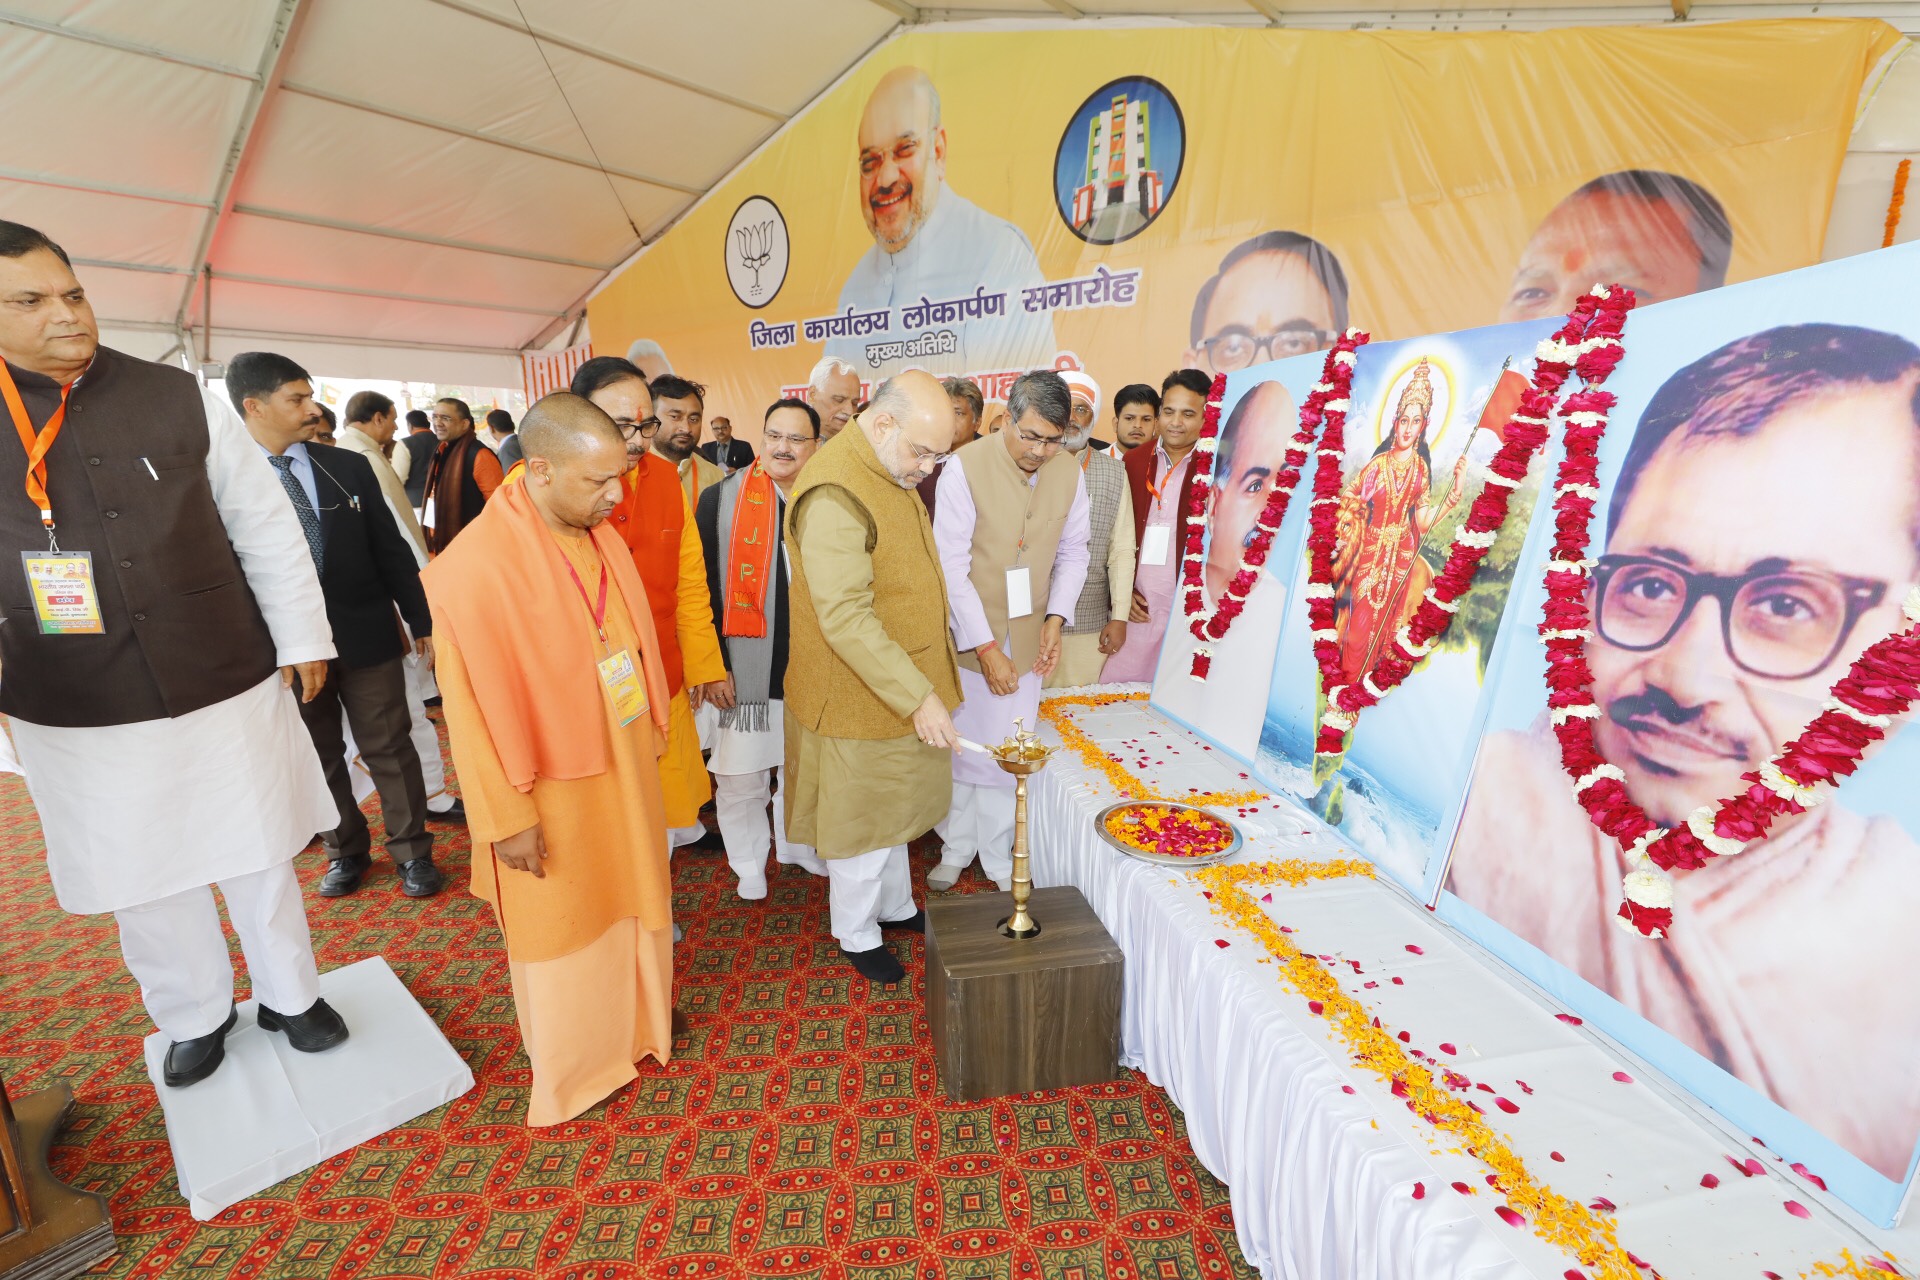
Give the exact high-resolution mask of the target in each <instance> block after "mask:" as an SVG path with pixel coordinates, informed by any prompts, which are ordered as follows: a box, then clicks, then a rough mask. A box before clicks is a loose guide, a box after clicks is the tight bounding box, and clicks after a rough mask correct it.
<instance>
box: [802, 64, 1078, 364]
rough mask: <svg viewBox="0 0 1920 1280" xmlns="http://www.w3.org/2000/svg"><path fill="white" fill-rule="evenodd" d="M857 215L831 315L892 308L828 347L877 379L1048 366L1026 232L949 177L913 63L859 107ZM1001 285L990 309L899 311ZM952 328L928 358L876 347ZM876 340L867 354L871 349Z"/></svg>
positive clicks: (1049, 330)
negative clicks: (936, 314)
mask: <svg viewBox="0 0 1920 1280" xmlns="http://www.w3.org/2000/svg"><path fill="white" fill-rule="evenodd" d="M857 146H858V152H857V160H856V164H857V169H858V175H859V188H858V189H859V197H860V216H861V219H862V220H863V221H864V222H865V223H866V227H867V231H868V233H869V234H870V235H872V236H873V247H872V248H871V249H869V250H867V252H866V253H864V254H862V255H861V257H860V260H859V262H857V263H855V264H854V268H853V270H852V272H851V273H849V274H848V276H847V282H846V284H845V285H844V286H842V287H841V290H840V300H839V305H838V307H837V309H836V310H837V314H841V315H844V314H845V313H846V311H847V309H848V308H849V307H851V308H852V309H853V310H854V311H855V312H872V311H879V310H881V309H882V308H890V314H889V316H888V323H887V326H886V328H885V329H874V330H871V331H869V332H866V333H863V334H856V335H852V336H848V337H835V338H830V339H828V340H827V343H826V354H827V355H828V356H832V357H836V358H838V359H841V360H845V361H846V362H847V363H849V364H851V365H852V366H853V367H854V368H856V369H858V370H859V371H860V374H861V376H862V377H863V378H867V379H869V380H870V381H873V382H876V383H877V382H879V381H881V380H882V379H884V378H888V377H891V376H892V375H893V374H895V373H897V372H899V371H900V370H902V369H905V368H910V367H912V368H925V369H931V370H933V371H934V372H936V373H970V372H985V371H993V370H1003V369H1009V370H1010V369H1021V370H1025V369H1033V368H1043V367H1044V368H1051V367H1052V366H1053V357H1054V337H1053V319H1052V317H1051V315H1050V314H1049V313H1047V312H1045V311H1041V312H1029V311H1027V310H1026V308H1025V307H1024V306H1023V305H1022V301H1021V293H1022V291H1023V290H1025V289H1030V288H1034V287H1037V286H1039V285H1041V284H1044V283H1045V282H1046V278H1045V277H1044V276H1043V275H1042V274H1041V271H1040V262H1039V260H1038V259H1037V258H1036V257H1035V256H1034V253H1033V243H1032V242H1031V241H1030V240H1028V239H1027V234H1026V232H1024V231H1022V230H1021V229H1020V228H1019V227H1016V226H1015V225H1014V224H1013V223H1011V222H1008V221H1007V220H1006V219H1004V218H997V217H995V216H994V215H992V214H990V213H988V212H987V211H986V210H984V209H982V208H980V206H979V205H976V204H974V203H973V202H972V201H971V200H968V199H967V198H966V197H964V196H962V195H961V194H960V193H959V192H957V191H955V190H954V189H953V188H952V187H950V186H948V185H947V129H946V125H945V124H944V123H943V122H942V120H941V115H940V92H939V90H938V89H936V88H935V87H934V84H933V80H932V78H931V77H929V76H928V75H927V73H926V72H925V71H922V70H921V69H920V68H918V67H896V68H895V69H894V70H892V71H889V72H888V73H887V74H886V75H884V76H882V77H881V78H880V82H879V83H878V84H876V85H875V86H874V87H873V93H872V94H871V95H870V96H869V97H868V98H867V105H866V109H865V110H864V111H862V112H861V114H860V130H859V135H858V139H857ZM982 290H984V291H985V292H986V293H987V294H990V295H991V294H1004V295H1005V297H1004V299H1003V300H1002V301H1001V304H1000V306H999V308H998V313H997V314H992V315H985V316H979V317H969V318H966V319H962V320H959V321H952V322H936V323H932V324H930V325H929V326H925V327H921V328H914V329H909V328H908V327H907V324H906V320H905V317H904V314H903V313H904V312H905V311H906V309H907V308H909V307H915V306H918V305H920V304H922V303H923V302H952V301H956V300H959V299H964V298H970V297H974V296H975V295H976V293H977V292H978V291H982ZM943 331H945V332H951V333H952V334H953V336H954V339H955V341H954V349H953V350H952V352H951V353H943V354H941V355H938V356H934V357H927V356H905V355H901V354H882V353H881V351H880V349H881V348H884V347H891V346H895V345H896V344H898V343H900V342H902V341H903V340H909V339H913V338H916V337H918V336H919V335H920V334H922V333H927V334H931V335H934V336H936V337H937V336H938V335H939V334H940V333H941V332H943ZM869 347H873V348H875V353H874V354H873V355H871V356H870V355H869V352H868V348H869Z"/></svg>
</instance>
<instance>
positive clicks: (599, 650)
mask: <svg viewBox="0 0 1920 1280" xmlns="http://www.w3.org/2000/svg"><path fill="white" fill-rule="evenodd" d="M520 435H521V441H522V444H521V447H522V449H523V451H524V453H525V458H526V463H525V466H526V471H525V473H524V475H523V477H522V480H521V482H520V483H518V484H514V485H509V486H506V487H503V488H502V489H501V490H500V491H499V494H498V495H497V496H496V497H495V499H494V500H493V501H491V502H489V503H488V504H487V506H486V508H485V509H484V510H483V511H482V512H481V514H480V516H479V518H478V519H476V520H475V521H474V522H473V523H472V524H470V525H468V526H467V528H466V530H465V531H464V533H463V534H462V535H461V537H460V538H459V540H458V541H457V542H456V543H454V545H452V546H451V547H449V548H448V549H447V550H446V551H444V552H442V553H441V554H440V556H439V557H438V558H437V559H436V560H435V561H434V562H433V564H431V565H430V566H428V568H427V570H426V572H425V573H423V574H422V575H421V579H422V581H423V582H424V584H425V585H426V589H427V598H428V600H429V602H430V603H431V605H432V608H433V614H434V630H435V632H436V639H438V640H439V641H440V651H439V670H440V690H441V696H442V697H443V698H444V699H445V704H444V705H445V708H446V717H447V734H448V737H449V739H450V740H451V744H452V747H453V762H454V767H455V768H456V769H458V770H459V773H460V780H461V782H462V783H463V784H464V790H465V793H466V802H467V823H468V828H469V830H470V831H471V832H472V835H473V849H474V856H473V891H474V893H475V894H476V895H477V896H479V897H481V898H484V899H486V900H487V901H488V902H490V903H492V904H493V908H494V912H495V914H496V915H497V916H498V918H499V921H500V928H501V931H502V933H503V934H504V935H505V937H506V943H507V967H508V972H509V975H510V976H511V979H512V982H513V1003H514V1012H515V1014H516V1016H517V1017H518V1019H519V1023H520V1036H521V1039H522V1041H523V1042H524V1043H525V1046H526V1050H527V1058H528V1060H529V1061H530V1062H531V1064H532V1066H533V1086H532V1089H531V1090H530V1096H529V1099H528V1104H527V1124H528V1125H529V1126H533V1127H540V1126H544V1125H552V1124H559V1123H561V1122H562V1121H565V1120H570V1119H572V1118H573V1117H575V1116H577V1115H579V1114H581V1113H582V1112H584V1111H586V1110H587V1109H588V1108H590V1107H592V1106H593V1105H594V1104H596V1103H598V1102H599V1101H600V1100H601V1099H603V1098H605V1097H606V1096H607V1095H608V1094H610V1093H612V1092H613V1091H614V1090H616V1089H618V1088H620V1087H621V1086H622V1085H625V1084H626V1083H627V1082H628V1081H630V1080H632V1079H634V1078H635V1077H636V1076H637V1074H638V1072H637V1070H636V1068H635V1066H634V1064H635V1063H636V1062H638V1061H639V1060H640V1059H641V1058H643V1057H645V1056H646V1055H648V1054H651V1055H653V1056H654V1057H655V1058H657V1059H659V1060H660V1061H662V1062H664V1061H666V1059H667V1055H668V1052H669V1049H670V1046H671V1042H672V1034H673V1032H672V1021H673V1014H672V1008H673V1001H672V987H673V953H672V947H673V942H672V932H671V925H672V921H671V918H670V914H669V903H670V897H671V879H670V876H669V873H668V869H667V845H666V824H665V821H664V819H663V817H662V804H661V794H660V774H659V769H658V766H657V764H656V761H657V760H658V758H659V755H660V752H661V750H662V749H663V747H664V746H665V743H666V734H667V689H666V680H665V677H664V674H663V663H662V661H661V655H660V646H659V644H658V642H657V641H656V639H655V636H654V629H653V617H652V615H651V613H650V611H649V609H648V605H647V592H646V588H645V587H644V586H643V585H642V584H641V581H640V575H639V574H638V573H637V572H636V571H635V569H634V565H633V560H632V557H631V555H630V554H629V553H628V552H627V549H626V546H625V544H624V543H623V542H621V540H620V538H619V536H618V535H617V534H616V533H615V532H614V531H613V530H612V529H611V528H609V527H608V526H607V524H606V520H607V517H608V515H610V514H611V513H612V511H613V508H614V506H615V504H616V503H617V502H619V500H620V491H621V485H620V478H621V476H622V475H623V474H625V472H626V469H627V460H626V451H625V449H624V448H623V446H622V442H621V439H620V434H619V431H618V429H617V428H615V426H614V425H613V422H612V420H611V419H610V418H608V417H607V415H606V414H605V413H603V412H602V411H600V410H599V409H597V408H595V407H594V406H593V405H591V404H589V403H588V402H587V401H585V400H582V399H580V398H579V397H578V396H574V395H570V394H568V393H565V392H559V393H555V394H554V395H550V396H547V397H545V398H544V399H542V400H541V401H540V402H539V403H537V404H535V405H534V407H533V408H532V409H531V410H529V411H528V413H527V416H526V419H525V421H524V422H523V424H522V426H521V429H520ZM531 655H538V660H537V661H529V660H528V659H529V657H530V656H531Z"/></svg>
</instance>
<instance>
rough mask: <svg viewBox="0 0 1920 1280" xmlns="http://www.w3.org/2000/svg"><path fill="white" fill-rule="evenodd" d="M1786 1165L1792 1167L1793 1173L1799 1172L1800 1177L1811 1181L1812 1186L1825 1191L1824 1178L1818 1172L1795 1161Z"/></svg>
mask: <svg viewBox="0 0 1920 1280" xmlns="http://www.w3.org/2000/svg"><path fill="white" fill-rule="evenodd" d="M1787 1167H1788V1168H1789V1169H1792V1170H1793V1171H1794V1172H1795V1173H1797V1174H1799V1175H1800V1176H1801V1177H1803V1178H1805V1179H1806V1180H1807V1181H1808V1182H1811V1183H1812V1184H1813V1185H1814V1186H1816V1187H1818V1188H1820V1189H1821V1190H1822V1191H1825V1190H1826V1189H1827V1184H1826V1180H1825V1179H1823V1178H1822V1177H1821V1176H1820V1175H1819V1174H1817V1173H1815V1172H1813V1171H1812V1170H1811V1169H1809V1168H1807V1166H1805V1165H1803V1164H1799V1163H1795V1164H1790V1165H1788V1166H1787Z"/></svg>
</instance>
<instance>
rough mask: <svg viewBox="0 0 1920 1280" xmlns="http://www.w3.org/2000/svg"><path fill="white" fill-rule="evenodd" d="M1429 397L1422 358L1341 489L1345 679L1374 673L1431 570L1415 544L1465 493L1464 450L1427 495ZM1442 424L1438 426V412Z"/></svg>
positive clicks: (1337, 604)
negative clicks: (1443, 484)
mask: <svg viewBox="0 0 1920 1280" xmlns="http://www.w3.org/2000/svg"><path fill="white" fill-rule="evenodd" d="M1433 398H1434V387H1433V367H1432V365H1431V363H1430V362H1429V361H1428V360H1427V359H1425V358H1422V359H1421V360H1420V362H1419V363H1418V364H1416V365H1415V366H1414V369H1413V375H1412V376H1411V377H1409V378H1408V379H1407V381H1406V384H1405V386H1404V387H1402V389H1401V391H1400V397H1399V399H1398V400H1397V401H1396V402H1395V404H1394V407H1393V419H1392V426H1391V428H1390V430H1388V431H1387V433H1386V435H1385V437H1384V438H1383V439H1382V440H1381V441H1380V447H1379V448H1377V449H1375V450H1374V451H1373V456H1372V457H1371V458H1369V459H1367V462H1366V465H1365V466H1363V467H1361V468H1360V474H1359V475H1357V476H1355V477H1354V478H1353V479H1352V480H1350V481H1349V482H1348V483H1347V485H1346V487H1345V488H1344V489H1342V490H1341V493H1340V513H1339V521H1340V523H1339V534H1338V542H1337V547H1338V550H1337V552H1336V554H1335V557H1334V563H1333V590H1334V605H1333V609H1334V615H1333V616H1334V623H1333V625H1334V628H1335V629H1336V630H1337V631H1338V632H1339V633H1340V637H1339V643H1340V672H1341V680H1342V682H1343V683H1347V684H1351V683H1353V682H1355V681H1357V680H1359V679H1360V678H1361V677H1363V676H1364V675H1366V673H1367V672H1368V671H1370V670H1372V668H1373V664H1374V662H1375V660H1376V659H1377V658H1378V657H1379V656H1380V654H1381V653H1382V652H1383V651H1384V650H1385V648H1386V646H1387V643H1388V642H1389V641H1390V640H1392V639H1393V633H1394V632H1395V631H1396V630H1398V629H1399V628H1400V627H1401V626H1402V625H1403V624H1405V623H1406V622H1407V621H1408V620H1409V619H1411V618H1412V617H1413V612H1414V610H1415V609H1417V608H1419V606H1420V596H1421V593H1422V592H1424V591H1425V590H1426V589H1427V587H1428V585H1429V584H1431V583H1432V581H1433V575H1434V572H1435V568H1434V565H1433V563H1432V561H1430V560H1428V559H1427V557H1426V556H1424V555H1422V554H1421V552H1420V546H1421V543H1422V542H1423V541H1424V540H1425V539H1426V536H1427V534H1428V532H1429V531H1431V530H1432V528H1433V527H1434V525H1436V524H1438V523H1439V522H1440V520H1441V518H1442V517H1443V516H1445V515H1446V514H1447V513H1448V512H1449V511H1452V510H1453V509H1454V508H1455V507H1457V506H1459V505H1460V498H1461V495H1462V493H1463V492H1464V490H1465V485H1466V475H1467V455H1466V453H1465V451H1464V450H1463V451H1462V452H1461V454H1460V460H1459V461H1458V462H1456V463H1454V466H1453V475H1452V480H1451V482H1450V483H1449V485H1448V487H1447V489H1446V490H1445V492H1443V493H1439V494H1435V493H1434V492H1433V452H1432V450H1431V448H1430V447H1429V446H1428V444H1427V435H1428V430H1429V428H1430V426H1431V425H1432V418H1433ZM1441 421H1442V425H1444V422H1445V417H1444V414H1443V415H1442V419H1441Z"/></svg>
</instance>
